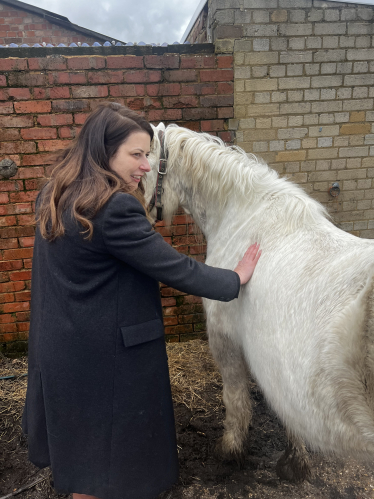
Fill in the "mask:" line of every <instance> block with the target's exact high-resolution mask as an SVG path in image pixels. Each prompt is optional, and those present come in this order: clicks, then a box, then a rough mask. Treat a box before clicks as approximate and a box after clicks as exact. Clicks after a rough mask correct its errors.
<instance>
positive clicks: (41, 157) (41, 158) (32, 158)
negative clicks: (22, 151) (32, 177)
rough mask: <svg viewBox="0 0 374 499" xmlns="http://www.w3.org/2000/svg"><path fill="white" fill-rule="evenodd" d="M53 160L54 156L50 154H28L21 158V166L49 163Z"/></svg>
mask: <svg viewBox="0 0 374 499" xmlns="http://www.w3.org/2000/svg"><path fill="white" fill-rule="evenodd" d="M54 162H55V158H54V157H53V155H51V154H40V153H39V154H28V155H27V156H23V158H22V165H23V166H34V165H50V164H52V163H54Z"/></svg>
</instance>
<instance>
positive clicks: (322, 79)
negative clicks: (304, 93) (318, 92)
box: [311, 75, 343, 88]
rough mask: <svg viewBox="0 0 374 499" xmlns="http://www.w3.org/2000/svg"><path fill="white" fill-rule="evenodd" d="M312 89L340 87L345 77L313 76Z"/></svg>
mask: <svg viewBox="0 0 374 499" xmlns="http://www.w3.org/2000/svg"><path fill="white" fill-rule="evenodd" d="M311 84H312V88H317V87H340V86H341V85H342V84H343V76H341V75H334V76H312V80H311Z"/></svg>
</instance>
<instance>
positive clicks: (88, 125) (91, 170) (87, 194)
mask: <svg viewBox="0 0 374 499" xmlns="http://www.w3.org/2000/svg"><path fill="white" fill-rule="evenodd" d="M134 132H146V133H148V134H149V136H150V138H151V140H152V139H153V129H152V127H151V125H150V124H149V123H148V122H147V121H146V120H145V119H144V118H142V117H141V116H139V115H138V114H137V113H135V112H134V111H132V110H131V109H129V108H127V107H125V106H121V105H120V104H117V103H114V102H111V103H107V104H102V105H100V106H98V107H97V108H96V110H95V111H93V112H92V113H91V114H90V116H89V117H88V118H87V120H86V122H85V124H84V125H83V127H82V130H81V131H80V134H79V136H78V138H77V139H75V141H74V142H73V143H71V145H70V146H69V147H68V148H67V149H65V150H64V151H63V153H62V155H61V156H60V158H59V160H58V161H57V164H56V166H55V168H54V169H53V171H52V175H51V178H50V179H49V181H48V182H47V184H46V185H45V186H44V188H43V190H42V192H41V195H40V201H39V203H38V209H37V222H38V223H39V227H40V232H41V234H42V236H43V237H44V238H45V239H48V240H49V241H53V240H54V239H56V238H57V237H60V236H62V235H63V234H64V233H65V227H64V224H63V220H62V215H63V213H64V212H65V211H66V210H68V209H69V210H71V214H72V216H73V217H74V218H75V219H76V220H77V221H78V222H79V223H80V224H81V225H82V226H83V227H84V228H85V229H86V230H85V231H84V232H85V233H87V238H88V239H91V238H92V235H93V224H92V219H93V217H94V216H95V215H96V213H97V212H98V211H99V210H100V209H101V208H102V207H103V206H104V204H105V203H106V202H107V201H108V200H109V198H110V197H111V196H112V195H113V194H114V193H115V192H118V191H121V192H127V191H128V188H127V184H126V182H125V181H124V180H123V179H122V178H121V177H120V176H119V175H118V174H117V173H115V172H114V171H112V170H111V169H110V167H109V160H110V159H111V158H112V157H113V156H114V155H115V154H116V152H117V151H118V148H119V146H120V145H121V144H122V143H123V142H124V141H125V140H126V139H127V138H128V137H129V135H130V134H132V133H134ZM131 194H132V195H133V196H135V197H136V198H137V199H138V200H139V201H140V202H141V203H142V205H143V206H145V201H144V187H143V185H142V183H140V184H139V187H138V188H137V189H136V191H134V192H131Z"/></svg>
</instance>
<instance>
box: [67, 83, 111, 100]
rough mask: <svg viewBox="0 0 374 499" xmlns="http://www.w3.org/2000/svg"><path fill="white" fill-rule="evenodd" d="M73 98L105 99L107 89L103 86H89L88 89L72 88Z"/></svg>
mask: <svg viewBox="0 0 374 499" xmlns="http://www.w3.org/2000/svg"><path fill="white" fill-rule="evenodd" d="M72 93H73V98H74V99H80V98H83V99H84V98H92V97H107V96H108V87H107V86H106V85H103V86H89V87H73V88H72Z"/></svg>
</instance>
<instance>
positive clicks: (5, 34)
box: [0, 2, 110, 45]
mask: <svg viewBox="0 0 374 499" xmlns="http://www.w3.org/2000/svg"><path fill="white" fill-rule="evenodd" d="M96 41H100V40H99V39H97V38H91V37H87V36H85V35H83V34H80V33H78V32H76V31H72V30H68V29H66V28H64V27H62V26H59V25H58V24H51V23H50V22H49V21H47V20H46V19H44V18H43V17H40V16H38V15H36V14H32V13H29V12H26V11H24V10H18V9H16V8H14V7H11V6H9V5H6V4H4V3H2V2H0V45H9V44H10V43H17V44H21V43H27V44H34V43H40V44H41V43H42V42H45V43H52V44H59V43H65V44H70V43H72V42H75V43H76V42H82V43H84V42H86V43H89V44H92V43H94V42H96ZM109 41H110V40H109Z"/></svg>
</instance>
